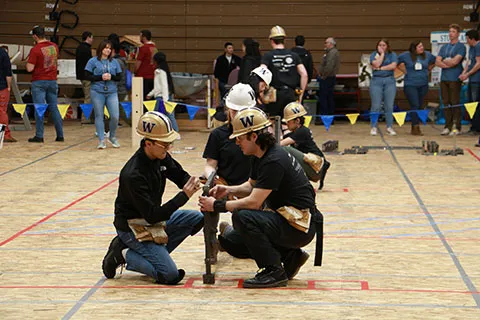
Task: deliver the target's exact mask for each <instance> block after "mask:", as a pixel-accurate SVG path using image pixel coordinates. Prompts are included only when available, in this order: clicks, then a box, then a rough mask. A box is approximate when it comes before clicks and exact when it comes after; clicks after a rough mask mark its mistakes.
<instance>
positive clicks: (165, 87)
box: [147, 51, 178, 132]
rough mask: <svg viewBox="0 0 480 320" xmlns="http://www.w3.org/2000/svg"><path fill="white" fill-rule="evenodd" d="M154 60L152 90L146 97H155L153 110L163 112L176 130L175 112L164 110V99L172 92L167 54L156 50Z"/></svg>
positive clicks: (167, 99)
mask: <svg viewBox="0 0 480 320" xmlns="http://www.w3.org/2000/svg"><path fill="white" fill-rule="evenodd" d="M153 61H154V62H155V65H156V67H157V68H156V69H155V78H154V80H153V90H152V91H150V92H149V93H148V94H147V99H152V98H155V99H157V104H156V106H155V111H160V112H161V113H163V114H165V115H166V116H167V117H168V118H169V119H170V121H171V122H172V127H173V130H175V131H176V132H178V124H177V120H176V119H175V113H174V112H173V111H172V113H168V112H167V111H166V110H165V105H164V103H163V102H164V101H169V100H170V96H171V95H173V93H174V87H173V80H172V76H171V75H170V69H169V68H168V64H167V56H166V55H165V54H164V53H163V52H160V51H159V52H157V53H155V55H154V56H153Z"/></svg>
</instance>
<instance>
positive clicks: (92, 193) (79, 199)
mask: <svg viewBox="0 0 480 320" xmlns="http://www.w3.org/2000/svg"><path fill="white" fill-rule="evenodd" d="M117 180H118V178H115V179H113V180H112V181H110V182H107V183H106V184H104V185H103V186H101V187H100V188H98V189H96V190H93V191H92V192H89V193H87V194H86V195H84V196H83V197H81V198H78V199H77V200H75V201H73V202H70V203H69V204H68V205H66V206H65V207H63V208H61V209H58V210H57V211H55V212H53V213H51V214H49V215H48V216H46V217H44V218H43V219H41V220H39V221H37V222H35V223H34V224H32V225H31V226H29V227H27V228H25V229H23V230H21V231H19V232H17V233H15V234H14V235H13V236H11V237H10V238H8V239H7V240H4V241H2V242H0V247H1V246H3V245H5V244H7V243H9V242H11V241H12V240H15V239H16V238H18V237H19V236H21V235H22V234H24V233H25V232H27V231H29V230H32V229H33V228H35V227H36V226H38V225H39V224H41V223H43V222H45V221H47V220H48V219H50V218H52V217H54V216H55V215H57V214H58V213H60V212H62V211H65V210H67V209H68V208H70V207H72V206H74V205H76V204H77V203H79V202H80V201H83V200H85V199H87V198H88V197H90V196H92V195H94V194H95V193H97V192H98V191H100V190H103V189H105V188H106V187H108V186H109V185H111V184H112V183H114V182H116V181H117Z"/></svg>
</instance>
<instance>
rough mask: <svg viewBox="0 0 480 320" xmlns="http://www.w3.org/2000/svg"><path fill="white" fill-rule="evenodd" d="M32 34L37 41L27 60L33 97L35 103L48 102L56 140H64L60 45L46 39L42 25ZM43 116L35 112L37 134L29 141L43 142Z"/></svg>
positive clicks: (36, 27) (31, 32)
mask: <svg viewBox="0 0 480 320" xmlns="http://www.w3.org/2000/svg"><path fill="white" fill-rule="evenodd" d="M30 34H31V35H32V37H33V40H34V41H35V46H34V47H33V48H32V50H30V55H29V57H28V62H27V71H28V72H32V99H33V103H47V105H48V107H47V110H48V111H49V112H50V115H51V116H52V119H53V123H54V124H55V131H56V132H57V138H56V139H55V141H59V142H62V141H64V140H65V139H64V137H63V123H62V116H61V115H60V111H58V106H57V98H58V84H57V59H58V54H59V51H58V47H57V45H56V44H55V43H53V42H50V41H48V40H47V39H45V29H44V28H43V27H40V26H35V27H33V29H32V31H30ZM43 132H44V127H43V117H42V118H40V117H39V116H38V114H37V112H35V136H34V137H33V138H30V139H28V142H43Z"/></svg>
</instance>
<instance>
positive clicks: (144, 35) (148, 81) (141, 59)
mask: <svg viewBox="0 0 480 320" xmlns="http://www.w3.org/2000/svg"><path fill="white" fill-rule="evenodd" d="M140 41H141V42H142V43H143V46H141V47H140V49H139V50H138V55H137V61H136V62H135V76H137V77H143V99H146V98H147V94H148V93H149V92H150V91H152V90H153V79H154V78H155V69H156V66H155V63H154V62H153V55H154V54H155V53H157V48H156V47H155V43H153V42H152V33H151V32H150V30H142V31H141V32H140Z"/></svg>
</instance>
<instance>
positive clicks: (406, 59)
mask: <svg viewBox="0 0 480 320" xmlns="http://www.w3.org/2000/svg"><path fill="white" fill-rule="evenodd" d="M398 67H399V69H400V70H402V71H403V73H404V74H405V78H404V85H403V91H404V92H405V96H406V97H407V100H408V103H409V104H410V110H418V109H422V108H423V99H424V98H425V95H426V94H427V93H428V73H429V72H430V70H432V69H433V67H435V56H434V55H433V54H431V53H430V52H428V51H425V48H424V47H423V43H422V42H421V41H414V42H412V43H411V44H410V48H409V49H408V51H406V52H404V53H402V54H401V55H399V56H398ZM410 116H411V118H412V131H411V134H412V135H414V136H422V135H423V134H422V131H421V130H420V125H419V122H420V121H419V119H418V114H417V113H416V112H411V113H410Z"/></svg>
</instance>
